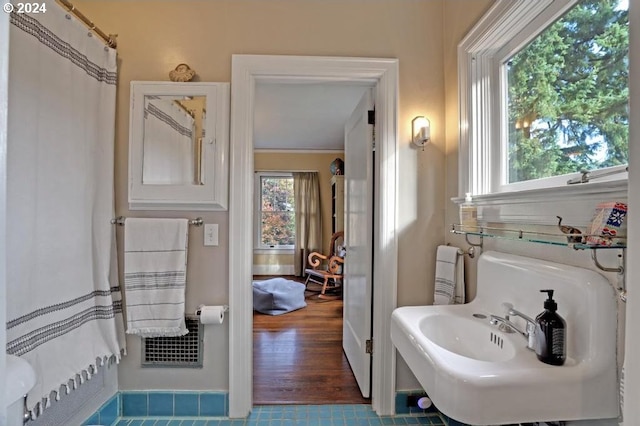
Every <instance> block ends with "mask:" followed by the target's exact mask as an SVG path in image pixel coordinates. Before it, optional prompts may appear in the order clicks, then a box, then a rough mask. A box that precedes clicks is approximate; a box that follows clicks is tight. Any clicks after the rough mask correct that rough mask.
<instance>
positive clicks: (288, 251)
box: [253, 247, 293, 254]
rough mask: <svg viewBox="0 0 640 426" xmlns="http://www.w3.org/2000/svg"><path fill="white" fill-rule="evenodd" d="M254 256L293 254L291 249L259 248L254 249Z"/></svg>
mask: <svg viewBox="0 0 640 426" xmlns="http://www.w3.org/2000/svg"><path fill="white" fill-rule="evenodd" d="M253 254H293V249H290V248H275V247H274V248H257V249H253Z"/></svg>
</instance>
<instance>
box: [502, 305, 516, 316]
mask: <svg viewBox="0 0 640 426" xmlns="http://www.w3.org/2000/svg"><path fill="white" fill-rule="evenodd" d="M502 309H503V310H504V314H505V315H510V314H511V311H512V310H513V303H509V302H503V303H502Z"/></svg>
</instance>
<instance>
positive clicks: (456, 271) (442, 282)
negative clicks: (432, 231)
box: [433, 246, 465, 305]
mask: <svg viewBox="0 0 640 426" xmlns="http://www.w3.org/2000/svg"><path fill="white" fill-rule="evenodd" d="M459 251H460V249H459V248H457V247H451V246H438V250H437V254H436V285H435V292H434V297H433V304H434V305H451V304H454V303H459V304H461V303H464V302H465V291H464V259H463V258H462V256H460V255H459V254H458V253H459Z"/></svg>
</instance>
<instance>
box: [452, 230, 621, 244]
mask: <svg viewBox="0 0 640 426" xmlns="http://www.w3.org/2000/svg"><path fill="white" fill-rule="evenodd" d="M465 228H466V229H465ZM450 232H451V233H453V234H459V235H465V238H466V240H467V242H468V243H469V244H470V245H472V246H481V245H482V238H484V237H488V238H497V239H504V240H512V241H526V242H530V243H538V244H549V245H554V246H562V247H570V248H573V249H575V250H593V249H624V248H626V247H627V237H626V235H624V236H615V237H603V236H602V235H590V234H560V233H551V232H540V231H525V230H522V229H510V228H498V227H489V226H482V225H478V226H477V227H468V226H467V227H463V226H462V225H460V224H452V225H451V231H450ZM469 236H474V237H479V238H480V240H481V241H480V243H479V244H474V243H473V242H472V241H470V240H469ZM586 237H598V238H608V242H609V243H608V244H592V243H586V242H584V241H585V240H586Z"/></svg>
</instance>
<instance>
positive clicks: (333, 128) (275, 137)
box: [253, 81, 372, 151]
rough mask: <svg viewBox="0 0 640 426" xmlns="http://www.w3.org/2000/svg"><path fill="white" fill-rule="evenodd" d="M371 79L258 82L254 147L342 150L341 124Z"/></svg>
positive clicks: (342, 133) (342, 127) (255, 103)
mask: <svg viewBox="0 0 640 426" xmlns="http://www.w3.org/2000/svg"><path fill="white" fill-rule="evenodd" d="M371 86H372V85H371V83H367V82H362V83H354V82H346V83H343V82H309V81H300V82H287V83H281V82H278V83H275V82H258V83H257V84H256V89H255V99H254V108H255V109H254V123H253V132H254V134H253V137H254V148H255V149H260V150H266V149H271V150H323V151H331V150H344V125H345V123H346V121H347V119H348V118H349V116H350V115H351V112H352V111H353V110H354V109H355V107H356V106H357V105H358V102H359V101H360V98H361V97H362V95H363V94H364V92H365V90H367V88H369V87H371Z"/></svg>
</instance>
